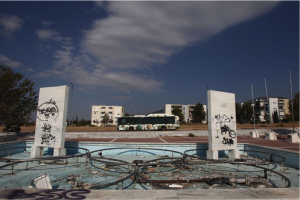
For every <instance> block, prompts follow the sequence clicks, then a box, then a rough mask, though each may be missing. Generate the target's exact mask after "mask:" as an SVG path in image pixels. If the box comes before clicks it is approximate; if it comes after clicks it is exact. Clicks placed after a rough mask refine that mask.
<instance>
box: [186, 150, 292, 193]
mask: <svg viewBox="0 0 300 200" xmlns="http://www.w3.org/2000/svg"><path fill="white" fill-rule="evenodd" d="M197 150H207V149H189V150H186V151H184V156H185V158H186V157H191V158H196V159H199V160H205V161H212V162H217V163H229V164H242V165H250V166H255V167H258V168H261V169H263V170H266V171H270V172H272V173H275V174H277V175H279V176H281V177H282V178H283V179H285V181H287V185H285V187H286V188H289V187H291V181H290V179H289V178H288V177H286V176H285V175H283V174H282V173H280V172H276V171H274V170H273V169H269V168H266V167H263V166H260V165H267V164H276V163H283V162H284V161H285V160H286V159H285V157H283V156H281V155H277V154H272V153H268V152H263V151H252V150H240V151H247V152H257V153H265V154H269V155H270V158H272V157H271V156H273V155H275V156H278V157H280V158H281V159H282V160H280V161H277V162H265V161H264V162H236V161H228V160H216V159H207V158H202V157H199V156H193V155H189V154H187V152H189V151H197Z"/></svg>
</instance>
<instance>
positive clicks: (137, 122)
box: [135, 117, 143, 124]
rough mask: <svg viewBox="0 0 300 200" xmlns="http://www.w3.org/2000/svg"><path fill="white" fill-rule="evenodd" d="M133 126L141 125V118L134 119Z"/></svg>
mask: <svg viewBox="0 0 300 200" xmlns="http://www.w3.org/2000/svg"><path fill="white" fill-rule="evenodd" d="M135 124H143V118H137V117H136V118H135Z"/></svg>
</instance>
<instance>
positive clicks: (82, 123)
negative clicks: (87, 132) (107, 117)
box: [78, 119, 87, 126]
mask: <svg viewBox="0 0 300 200" xmlns="http://www.w3.org/2000/svg"><path fill="white" fill-rule="evenodd" d="M86 125H87V121H86V120H85V119H81V120H79V122H78V126H86Z"/></svg>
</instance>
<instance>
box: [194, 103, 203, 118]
mask: <svg viewBox="0 0 300 200" xmlns="http://www.w3.org/2000/svg"><path fill="white" fill-rule="evenodd" d="M192 115H193V122H202V121H204V120H205V117H206V114H205V110H204V107H203V104H202V103H197V104H196V105H195V107H194V111H193V112H192Z"/></svg>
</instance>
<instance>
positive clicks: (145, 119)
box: [143, 117, 152, 124]
mask: <svg viewBox="0 0 300 200" xmlns="http://www.w3.org/2000/svg"><path fill="white" fill-rule="evenodd" d="M143 124H152V118H150V117H145V118H143Z"/></svg>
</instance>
